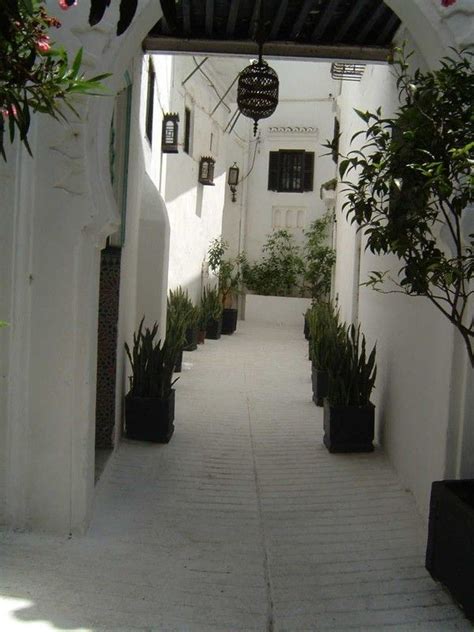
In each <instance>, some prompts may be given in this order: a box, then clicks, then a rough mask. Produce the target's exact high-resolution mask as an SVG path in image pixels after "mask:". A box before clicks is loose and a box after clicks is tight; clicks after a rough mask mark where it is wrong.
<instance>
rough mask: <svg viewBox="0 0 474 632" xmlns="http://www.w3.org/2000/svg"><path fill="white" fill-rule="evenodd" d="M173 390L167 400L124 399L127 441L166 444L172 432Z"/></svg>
mask: <svg viewBox="0 0 474 632" xmlns="http://www.w3.org/2000/svg"><path fill="white" fill-rule="evenodd" d="M174 394H175V391H174V389H173V390H172V391H171V393H170V396H169V397H168V399H164V400H162V399H159V398H158V397H132V396H130V394H128V395H127V396H126V397H125V432H126V435H127V437H128V438H129V439H136V440H137V441H152V442H153V443H168V441H169V440H170V439H171V437H172V435H173V432H174V424H173V421H174Z"/></svg>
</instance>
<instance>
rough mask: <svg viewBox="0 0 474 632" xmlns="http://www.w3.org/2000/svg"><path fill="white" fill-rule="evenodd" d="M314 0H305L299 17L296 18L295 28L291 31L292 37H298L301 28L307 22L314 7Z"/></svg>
mask: <svg viewBox="0 0 474 632" xmlns="http://www.w3.org/2000/svg"><path fill="white" fill-rule="evenodd" d="M313 5H314V0H305V1H304V2H303V4H302V6H301V9H300V12H299V15H298V17H297V18H296V21H295V24H294V26H293V29H292V31H291V33H290V39H291V40H292V39H296V38H297V37H298V36H299V34H300V32H301V29H302V28H303V24H304V23H305V22H306V18H307V17H308V14H309V12H310V11H311V9H312V8H313Z"/></svg>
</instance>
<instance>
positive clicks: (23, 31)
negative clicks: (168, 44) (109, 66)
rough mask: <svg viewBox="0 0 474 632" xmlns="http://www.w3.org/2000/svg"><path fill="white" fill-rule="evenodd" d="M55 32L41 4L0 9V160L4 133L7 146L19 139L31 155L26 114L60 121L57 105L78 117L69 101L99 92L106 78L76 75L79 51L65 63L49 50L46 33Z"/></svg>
mask: <svg viewBox="0 0 474 632" xmlns="http://www.w3.org/2000/svg"><path fill="white" fill-rule="evenodd" d="M59 26H60V22H59V21H58V20H57V19H56V18H53V17H50V16H48V14H47V13H46V10H45V7H44V2H43V1H42V0H2V2H1V3H0V154H1V155H2V156H3V158H4V160H6V154H5V147H4V139H3V136H4V131H5V128H8V132H9V138H10V142H13V141H14V139H15V135H16V133H18V134H19V137H20V140H21V141H22V142H23V143H24V145H25V147H26V148H27V150H28V152H29V153H30V154H31V149H30V146H29V143H28V131H29V128H30V120H31V112H43V113H45V114H48V115H49V116H52V117H53V118H55V119H59V118H62V119H65V116H64V113H63V112H62V109H61V105H62V104H65V105H66V106H68V107H69V109H70V110H72V111H73V112H74V113H75V114H76V115H77V112H76V110H75V109H74V107H73V105H72V103H71V99H72V97H73V95H75V94H95V93H97V92H99V91H101V90H103V86H102V85H101V83H100V82H101V81H102V80H103V79H104V78H106V77H107V76H108V75H97V76H95V77H92V78H91V79H86V78H85V77H84V75H83V74H82V73H81V64H82V49H80V50H79V51H78V52H77V54H76V55H75V57H74V59H73V60H72V61H70V60H69V58H68V55H67V53H66V51H65V50H64V49H62V48H54V47H53V42H51V40H50V37H49V34H48V33H49V30H50V29H51V28H57V27H59Z"/></svg>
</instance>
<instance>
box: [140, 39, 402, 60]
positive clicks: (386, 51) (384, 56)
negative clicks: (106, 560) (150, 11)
mask: <svg viewBox="0 0 474 632" xmlns="http://www.w3.org/2000/svg"><path fill="white" fill-rule="evenodd" d="M143 47H144V50H145V51H147V52H149V53H153V52H156V53H165V52H166V53H199V54H201V53H205V54H209V55H241V56H243V57H248V56H252V55H256V54H257V44H256V43H255V42H252V41H250V40H205V39H194V40H193V39H183V38H180V37H163V36H160V37H154V36H148V37H147V38H145V40H144V42H143ZM264 54H265V57H287V58H289V59H291V58H294V59H301V58H305V59H320V60H325V61H342V62H344V61H350V62H351V63H362V64H363V63H368V62H370V63H387V62H388V60H389V59H391V56H392V50H391V48H385V47H375V46H374V47H372V46H350V45H345V44H334V45H322V44H297V43H296V42H280V41H269V42H266V43H265V47H264Z"/></svg>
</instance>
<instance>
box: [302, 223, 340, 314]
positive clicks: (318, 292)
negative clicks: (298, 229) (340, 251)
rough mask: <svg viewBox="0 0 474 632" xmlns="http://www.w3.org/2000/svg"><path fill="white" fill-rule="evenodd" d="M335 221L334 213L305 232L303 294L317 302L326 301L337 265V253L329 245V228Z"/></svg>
mask: <svg viewBox="0 0 474 632" xmlns="http://www.w3.org/2000/svg"><path fill="white" fill-rule="evenodd" d="M333 221H334V216H333V214H332V213H327V214H326V215H325V216H324V217H322V218H320V219H317V220H315V221H314V222H313V223H312V224H311V226H310V228H309V229H308V230H305V231H304V235H305V237H306V243H305V245H304V273H303V294H305V295H308V294H309V296H311V298H312V299H313V300H315V301H321V300H325V299H326V298H327V296H328V295H329V292H330V291H331V275H332V269H333V267H334V264H335V263H336V251H335V250H334V249H333V248H331V247H330V246H328V245H327V241H328V237H329V228H330V227H331V225H332V223H333Z"/></svg>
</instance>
